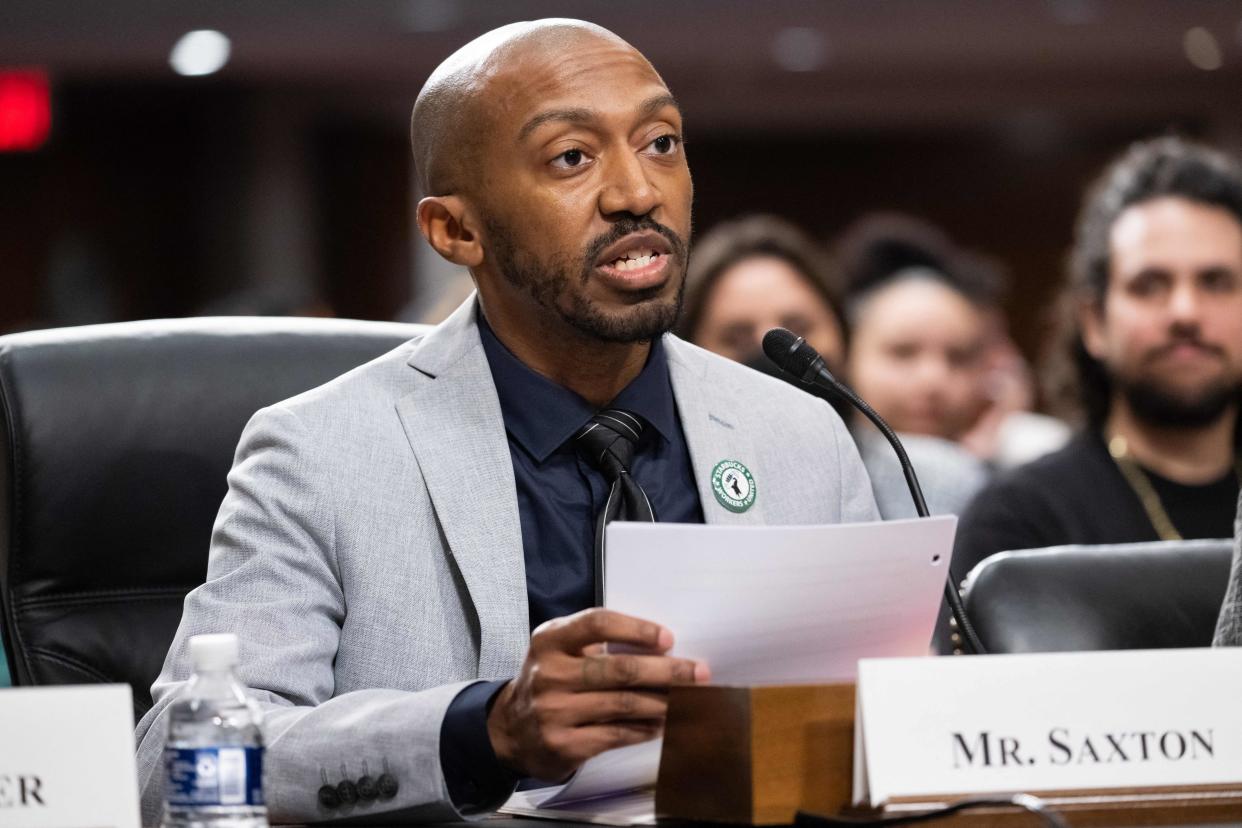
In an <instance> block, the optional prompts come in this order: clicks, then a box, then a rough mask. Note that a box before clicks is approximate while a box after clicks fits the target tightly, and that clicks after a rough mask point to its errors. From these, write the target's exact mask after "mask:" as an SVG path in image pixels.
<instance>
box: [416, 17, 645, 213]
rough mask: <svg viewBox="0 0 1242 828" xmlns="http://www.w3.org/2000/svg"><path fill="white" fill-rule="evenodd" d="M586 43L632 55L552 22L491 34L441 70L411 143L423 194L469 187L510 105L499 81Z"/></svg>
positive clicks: (598, 34)
mask: <svg viewBox="0 0 1242 828" xmlns="http://www.w3.org/2000/svg"><path fill="white" fill-rule="evenodd" d="M584 40H604V41H608V42H611V43H614V44H618V45H621V46H623V47H625V48H626V49H629V50H631V51H633V47H632V46H630V45H629V44H627V43H626V42H625V41H624V40H622V39H621V38H620V37H618V36H617V35H615V34H613V33H612V32H610V31H608V30H607V29H605V28H603V27H601V26H597V25H595V24H594V23H588V22H585V21H582V20H570V19H564V18H550V19H546V20H535V21H524V22H520V23H510V24H509V25H507V26H501V27H500V28H498V29H493V30H492V31H490V32H487V33H486V34H483V35H480V36H479V37H477V38H475V39H474V40H472V41H470V42H469V43H467V44H466V45H465V46H463V47H461V48H460V49H458V50H457V51H456V52H454V53H453V54H452V55H450V56H449V57H448V58H447V59H446V60H445V61H444V62H443V63H441V64H440V65H439V66H438V67H436V69H435V71H434V72H432V73H431V77H430V78H428V79H427V82H426V83H425V84H424V85H423V88H422V91H421V92H419V94H418V100H417V101H415V103H414V112H413V115H412V116H411V118H410V144H411V146H412V147H413V151H414V163H415V167H416V169H417V171H418V183H419V185H420V187H421V188H422V191H423V194H424V195H448V194H450V193H453V192H457V191H460V190H463V189H466V188H467V187H468V185H469V184H470V179H469V177H468V176H467V174H466V173H467V171H468V170H470V169H471V168H472V166H473V162H474V161H475V160H476V159H477V158H478V157H479V151H480V149H481V147H482V145H483V143H484V140H485V139H486V138H488V137H489V136H490V135H491V134H492V132H493V124H492V117H491V116H492V114H493V113H494V112H495V111H496V108H497V107H503V106H504V105H505V100H504V94H503V92H502V91H501V89H500V87H502V86H503V84H501V83H497V81H499V80H502V79H505V78H507V77H508V76H510V75H512V73H514V72H519V71H520V69H521V67H522V65H523V62H524V61H527V60H532V59H536V58H542V59H555V57H556V55H557V54H558V53H564V52H567V51H569V50H571V49H573V48H574V47H575V46H577V45H580V44H581V43H582V42H583V41H584ZM653 71H654V70H653Z"/></svg>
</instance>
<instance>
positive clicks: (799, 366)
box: [763, 328, 987, 655]
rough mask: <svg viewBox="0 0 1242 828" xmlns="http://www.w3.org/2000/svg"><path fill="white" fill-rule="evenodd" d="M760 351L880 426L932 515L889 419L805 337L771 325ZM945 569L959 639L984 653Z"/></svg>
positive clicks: (920, 504)
mask: <svg viewBox="0 0 1242 828" xmlns="http://www.w3.org/2000/svg"><path fill="white" fill-rule="evenodd" d="M763 352H764V353H765V354H767V356H768V359H770V360H772V361H773V362H774V363H776V365H777V367H779V368H780V369H781V370H782V371H785V372H786V373H788V374H791V375H793V376H795V377H797V378H798V379H799V380H800V381H802V382H803V383H806V384H808V385H818V386H820V387H821V388H826V389H828V390H829V391H832V392H833V393H835V394H837V395H838V396H840V397H841V398H842V399H844V400H846V401H847V402H848V403H849V404H850V405H852V406H854V407H855V408H857V409H858V410H859V411H861V412H862V413H863V416H865V417H866V418H867V419H868V420H870V421H871V422H872V423H873V424H874V425H875V427H876V428H878V429H879V430H880V433H881V434H883V435H884V438H885V439H886V440H888V443H889V445H891V446H892V447H893V451H894V452H896V454H897V461H898V463H900V464H901V471H902V474H904V475H905V478H906V486H907V487H909V489H910V497H911V498H912V499H913V500H914V508H915V511H916V512H918V515H919V517H930V516H931V513H930V512H929V511H928V509H927V501H926V500H924V498H923V487H922V486H920V485H919V479H918V476H917V475H916V474H915V473H914V464H912V463H911V462H910V457H909V456H908V455H907V454H906V449H905V446H903V445H902V444H901V440H900V439H898V437H897V433H896V432H895V431H893V429H892V428H891V427H890V426H889V424H888V423H886V422H884V418H882V417H881V416H880V415H879V414H877V413H876V411H875V409H874V408H872V407H871V406H870V405H868V404H867V402H866V400H864V399H863V398H862V397H860V396H858V394H856V393H854V390H853V389H852V388H850V387H849V386H848V385H846V384H845V383H843V382H841V381H840V380H839V379H837V378H836V377H834V376H833V375H832V373H831V372H830V371H829V370H828V368H827V366H826V365H825V364H824V358H823V357H821V356H820V355H819V353H818V352H817V351H816V350H815V349H814V348H812V347H811V346H810V345H808V344H807V343H806V340H805V339H803V338H802V337H800V336H798V335H797V334H795V333H793V332H792V331H787V330H785V329H784V328H773V329H772V330H770V331H768V332H767V333H766V334H764V337H763ZM947 569H948V575H949V577H948V580H947V581H946V582H945V587H944V594H945V599H946V600H947V601H948V602H949V609H950V610H951V611H952V613H953V618H954V619H955V620H956V621H957V626H958V629H959V630H961V632H962V640H963V641H964V642H965V643H966V645H967V646H968V647H969V648H970V650H971V651H972V652H974V653H976V654H979V655H983V654H984V653H986V652H987V651H986V650H985V649H984V648H983V644H982V642H980V641H979V636H978V635H976V634H975V628H974V625H973V624H971V623H970V619H969V618H968V617H967V616H966V608H965V607H964V606H963V605H962V597H961V595H959V594H958V591H957V585H958V583H959V581H958V579H957V578H956V577H955V576H954V574H953V569H952V567H947Z"/></svg>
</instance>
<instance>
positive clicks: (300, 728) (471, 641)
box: [136, 297, 877, 823]
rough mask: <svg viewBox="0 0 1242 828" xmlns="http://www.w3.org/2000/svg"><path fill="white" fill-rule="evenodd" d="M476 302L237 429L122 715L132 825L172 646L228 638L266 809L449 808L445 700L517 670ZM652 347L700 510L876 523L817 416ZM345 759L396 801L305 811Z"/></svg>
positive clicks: (177, 657) (864, 489)
mask: <svg viewBox="0 0 1242 828" xmlns="http://www.w3.org/2000/svg"><path fill="white" fill-rule="evenodd" d="M476 307H477V306H476V303H475V300H474V297H471V298H470V299H469V300H468V301H467V302H466V303H465V304H464V305H462V306H461V307H460V308H459V309H458V310H457V311H456V312H455V313H454V314H453V315H452V316H451V317H450V318H449V319H448V320H446V321H445V322H444V323H443V324H442V325H440V326H438V327H437V328H435V329H433V330H432V331H430V332H429V333H428V334H426V335H425V336H423V337H420V338H417V339H414V340H412V341H410V342H408V343H406V344H405V345H402V346H401V347H399V348H397V349H396V350H394V351H392V352H390V353H388V354H386V355H384V356H382V357H380V358H378V359H376V360H374V361H373V362H370V363H368V364H367V365H363V366H362V367H360V368H357V369H355V370H353V371H351V372H349V373H348V374H345V375H344V376H341V377H339V378H337V379H336V380H333V381H332V382H330V383H328V384H326V385H324V386H321V387H319V388H316V389H314V390H312V391H309V392H307V393H305V394H302V395H300V396H297V397H294V398H292V399H290V400H286V401H285V402H282V403H279V404H277V405H274V406H271V407H270V408H266V409H264V410H262V411H259V412H258V413H257V414H255V415H254V417H253V418H252V419H251V421H250V423H249V424H248V425H247V426H246V429H245V431H244V432H243V434H242V437H241V442H240V444H239V445H238V448H237V454H236V458H235V460H234V465H233V469H232V471H231V472H230V473H229V479H228V482H229V491H228V494H227V496H226V497H225V499H224V503H223V504H222V505H221V507H220V513H219V516H218V517H217V519H216V523H215V527H214V529H213V533H212V540H211V552H210V557H209V563H208V570H207V580H206V583H204V584H203V585H202V586H200V587H198V588H197V589H195V590H194V591H193V592H191V593H190V594H189V595H188V596H186V599H185V607H184V611H183V614H182V618H181V625H180V627H179V628H178V630H177V635H176V638H175V639H174V640H173V643H172V647H171V649H170V650H169V652H168V657H167V659H166V661H165V662H164V669H163V671H162V672H161V674H160V676H159V678H158V679H157V680H156V682H155V684H154V685H153V686H152V696H153V697H154V700H155V705H154V707H153V708H152V709H151V710H150V712H148V714H147V715H146V716H144V717H143V719H142V721H141V722H140V723H139V724H138V728H137V734H136V735H137V740H138V770H139V783H140V786H141V790H142V806H143V821H144V823H154V822H157V821H158V819H159V814H160V807H161V805H160V803H161V797H162V765H161V750H162V747H163V740H164V732H165V727H166V723H165V718H166V711H167V710H168V706H169V704H170V703H171V702H172V701H174V700H175V699H177V698H178V696H179V695H180V694H181V693H182V692H183V690H184V687H185V682H186V679H187V677H188V676H189V673H190V662H189V652H188V640H189V637H190V636H192V635H196V634H198V633H205V632H230V631H231V632H236V633H237V634H238V635H239V637H240V639H241V667H240V670H239V674H240V678H241V680H242V681H243V682H245V684H246V685H247V686H249V687H250V688H252V689H253V691H254V693H255V695H256V697H257V698H258V699H259V700H260V702H261V705H262V707H263V710H264V716H265V719H264V726H263V732H264V736H265V739H266V744H267V763H266V768H265V788H266V795H267V803H268V807H269V811H270V816H271V818H272V820H273V821H285V822H288V821H292V822H309V821H314V820H320V819H325V818H330V817H341V816H349V815H351V814H352V815H355V816H358V817H365V816H368V815H372V814H383V818H384V820H386V821H393V820H404V821H432V820H446V819H459V818H460V815H459V814H458V813H457V812H456V810H455V809H454V808H453V806H452V804H451V802H450V801H449V799H448V794H447V789H446V787H445V782H444V775H443V773H442V771H441V768H440V747H439V739H440V725H441V721H442V719H443V716H444V712H445V709H446V708H447V707H448V705H449V703H450V702H451V701H452V700H453V698H454V696H456V695H457V693H458V692H459V691H460V690H461V689H462V688H463V687H465V686H467V685H468V684H469V683H471V682H473V681H476V680H479V679H498V678H508V677H512V676H514V675H516V674H517V672H518V670H519V668H520V666H521V664H522V660H523V657H524V656H525V653H526V648H527V645H528V642H529V638H530V628H529V621H528V617H527V598H526V575H525V568H524V562H523V555H522V535H521V530H520V525H519V521H518V505H517V498H516V494H515V486H514V478H513V466H512V461H511V459H510V456H509V445H508V442H507V439H506V437H505V429H504V423H503V421H502V418H501V412H500V404H499V402H498V400H497V397H496V390H495V387H494V385H493V383H492V377H491V372H490V370H489V368H488V363H487V358H486V356H485V355H484V352H483V349H482V345H481V344H480V341H479V332H478V327H477V324H476V312H477V311H476ZM665 341H666V349H667V354H668V360H669V372H670V375H671V378H672V384H673V393H674V397H675V399H676V402H677V407H678V411H679V414H680V417H681V424H682V428H683V430H684V432H685V435H686V443H687V444H688V446H689V450H690V459H691V462H692V464H693V469H694V473H695V478H696V480H697V485H698V490H699V499H700V501H701V502H702V506H703V513H704V515H705V517H706V519H707V522H708V523H715V524H753V523H772V524H796V523H836V522H850V521H866V520H874V519H876V517H877V512H876V506H875V502H874V500H873V498H872V494H871V486H870V484H869V482H868V480H867V475H866V472H865V471H864V470H863V466H862V463H861V461H860V460H859V457H858V453H857V451H856V450H855V448H854V444H853V442H852V441H851V440H850V437H849V434H848V433H847V432H846V430H845V427H844V425H843V424H842V423H841V421H840V419H839V418H838V417H837V416H836V414H834V413H833V412H832V409H831V408H829V407H828V406H827V405H826V404H825V403H823V402H822V401H820V400H817V399H815V398H814V397H812V396H811V395H809V394H806V393H803V392H802V391H801V390H799V389H797V388H794V387H793V386H791V385H787V384H786V383H783V382H781V381H779V380H775V379H771V378H769V377H765V376H762V375H760V374H759V373H757V372H755V371H752V370H750V369H748V368H744V367H742V366H739V365H736V364H734V363H732V362H729V361H727V360H724V359H722V358H720V357H717V356H714V355H712V354H709V353H707V352H706V351H703V350H701V349H699V348H696V347H694V346H692V345H689V344H687V343H685V342H683V341H681V340H679V339H677V338H675V337H673V336H671V335H670V336H667V337H666V340H665ZM723 459H733V460H739V461H741V462H742V463H744V464H745V465H746V466H747V467H748V468H749V469H750V471H751V472H752V474H753V475H754V478H755V483H756V491H757V494H756V498H755V502H754V505H753V506H752V507H751V508H750V510H749V511H746V512H743V513H740V514H738V513H734V512H731V511H729V510H727V509H725V508H724V507H723V506H721V505H720V504H719V503H718V502H717V500H716V498H715V497H714V495H713V494H712V489H711V480H710V476H711V470H712V468H713V466H715V464H716V463H717V462H719V461H720V460H723ZM654 620H659V619H654ZM674 632H675V631H674ZM364 761H365V762H366V763H367V769H368V770H369V771H370V772H371V773H372V775H376V774H378V773H379V772H380V771H381V770H382V769H383V767H384V766H385V764H386V765H387V768H388V772H390V773H391V774H392V775H393V776H394V777H396V779H397V782H398V784H399V786H400V790H399V792H398V794H397V796H396V797H394V798H393V799H391V800H388V801H387V802H380V801H376V802H373V803H370V804H367V805H358V806H355V807H354V808H353V809H352V811H351V810H350V809H349V808H348V807H347V808H342V809H339V810H337V811H334V812H329V811H327V810H325V809H323V808H321V807H320V806H319V804H318V800H317V796H316V793H317V790H318V788H319V786H320V785H321V784H323V778H324V776H326V778H327V780H328V781H331V782H332V783H334V784H335V783H336V782H337V781H339V780H341V779H342V778H349V779H356V778H358V777H359V776H360V775H362V772H363V768H362V764H363V762H364Z"/></svg>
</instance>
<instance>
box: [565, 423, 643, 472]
mask: <svg viewBox="0 0 1242 828" xmlns="http://www.w3.org/2000/svg"><path fill="white" fill-rule="evenodd" d="M645 427H646V423H644V422H643V418H642V417H640V416H638V415H637V414H634V413H633V412H630V411H625V410H624V409H620V408H605V409H603V410H602V411H599V412H598V413H596V415H595V416H594V417H592V418H591V420H590V422H588V423H587V424H586V425H584V426H583V427H582V428H580V429H579V430H578V433H577V434H575V435H574V448H576V449H577V450H578V453H579V454H581V455H582V458H583V459H584V460H586V461H587V463H589V464H590V465H591V467H592V468H594V469H598V470H599V471H601V472H603V474H604V476H605V478H607V480H608V482H609V483H612V482H615V481H616V480H617V478H618V477H620V476H621V475H622V474H623V473H629V471H630V464H631V463H632V462H633V460H634V450H635V448H636V447H637V445H638V441H639V440H640V439H641V438H642V436H643V429H644V428H645Z"/></svg>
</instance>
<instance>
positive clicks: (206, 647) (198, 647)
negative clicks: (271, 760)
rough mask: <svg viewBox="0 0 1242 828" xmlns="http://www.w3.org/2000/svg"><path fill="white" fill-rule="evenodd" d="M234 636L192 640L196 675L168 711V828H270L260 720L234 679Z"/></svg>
mask: <svg viewBox="0 0 1242 828" xmlns="http://www.w3.org/2000/svg"><path fill="white" fill-rule="evenodd" d="M237 649H238V648H237V636H235V635H232V634H224V635H196V636H194V637H193V638H191V639H190V658H191V660H192V661H193V663H194V675H193V676H192V677H191V678H190V683H189V686H188V688H187V692H186V697H185V698H184V699H182V700H181V701H178V702H175V703H174V704H173V705H172V706H171V707H170V708H169V711H168V740H167V742H166V743H165V746H164V773H165V777H164V825H165V828H267V808H266V807H265V806H264V804H263V736H262V734H261V733H260V731H259V722H260V718H261V715H260V712H259V709H258V706H257V705H255V703H254V702H253V701H251V700H250V699H249V698H248V697H247V695H246V688H245V687H244V686H242V684H241V683H240V682H239V681H238V680H237V677H236V676H235V675H234V674H233V668H234V667H236V666H237Z"/></svg>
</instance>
